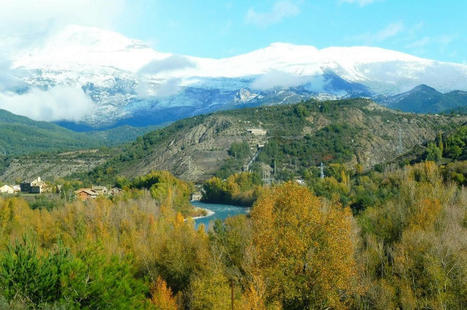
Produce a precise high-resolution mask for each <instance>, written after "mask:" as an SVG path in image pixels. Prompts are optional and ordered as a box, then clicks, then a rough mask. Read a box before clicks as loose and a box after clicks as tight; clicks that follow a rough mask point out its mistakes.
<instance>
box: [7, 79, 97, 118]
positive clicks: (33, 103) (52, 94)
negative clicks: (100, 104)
mask: <svg viewBox="0 0 467 310" xmlns="http://www.w3.org/2000/svg"><path fill="white" fill-rule="evenodd" d="M0 108H1V109H4V110H7V111H10V112H12V113H15V114H18V115H23V116H27V117H29V118H31V119H33V120H38V121H59V120H68V121H80V120H82V119H83V118H84V117H85V116H87V115H89V114H90V113H92V111H93V110H94V109H95V104H94V103H93V102H92V100H91V99H90V98H89V97H88V96H87V95H86V94H85V93H84V92H83V90H82V89H81V88H79V87H66V86H57V87H54V88H51V89H49V90H41V89H37V88H34V89H31V90H30V91H28V92H27V93H24V94H16V93H12V92H8V93H0Z"/></svg>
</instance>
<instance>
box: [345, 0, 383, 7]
mask: <svg viewBox="0 0 467 310" xmlns="http://www.w3.org/2000/svg"><path fill="white" fill-rule="evenodd" d="M376 1H377V0H339V2H340V3H351V4H358V5H360V6H365V5H368V4H372V3H374V2H376Z"/></svg>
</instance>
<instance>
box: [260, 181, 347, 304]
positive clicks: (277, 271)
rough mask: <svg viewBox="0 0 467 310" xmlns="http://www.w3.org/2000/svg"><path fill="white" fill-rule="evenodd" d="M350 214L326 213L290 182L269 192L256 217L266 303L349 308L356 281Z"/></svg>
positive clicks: (331, 209) (336, 208)
mask: <svg viewBox="0 0 467 310" xmlns="http://www.w3.org/2000/svg"><path fill="white" fill-rule="evenodd" d="M351 217H352V216H351V213H350V210H349V209H343V208H341V207H340V206H329V207H327V208H326V207H324V206H323V205H322V204H321V202H320V200H319V199H318V198H316V197H315V196H313V194H312V193H311V192H310V191H309V190H308V189H307V188H305V187H302V186H300V185H297V184H295V183H292V182H289V183H286V184H284V185H282V186H279V187H276V188H273V189H271V190H269V191H267V192H266V193H265V194H264V195H263V196H262V197H261V198H260V199H259V200H258V201H257V203H256V204H255V206H254V208H253V210H252V212H251V220H252V226H253V246H254V247H255V252H256V261H255V270H256V272H257V273H259V274H260V275H261V276H262V277H263V279H264V281H265V283H266V286H267V289H266V291H267V295H268V296H267V300H268V301H269V302H270V303H271V302H274V301H278V302H280V303H282V305H283V307H284V308H288V309H308V308H327V307H332V308H335V309H340V308H345V304H346V299H347V297H348V296H349V295H350V294H352V293H353V291H354V286H353V280H354V279H355V276H356V264H355V260H354V243H353V236H352V233H351Z"/></svg>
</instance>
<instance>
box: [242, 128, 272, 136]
mask: <svg viewBox="0 0 467 310" xmlns="http://www.w3.org/2000/svg"><path fill="white" fill-rule="evenodd" d="M247 131H248V132H249V133H251V134H254V135H255V136H265V135H266V134H267V133H268V132H267V131H266V130H264V129H261V128H248V129H247Z"/></svg>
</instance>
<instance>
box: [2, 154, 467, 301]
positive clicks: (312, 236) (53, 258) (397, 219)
mask: <svg viewBox="0 0 467 310" xmlns="http://www.w3.org/2000/svg"><path fill="white" fill-rule="evenodd" d="M460 163H464V166H465V162H457V163H454V164H460ZM332 169H333V175H332V176H331V175H329V176H328V177H327V178H325V179H323V180H321V179H319V178H316V177H313V176H310V178H315V179H316V180H314V181H316V182H323V184H321V185H317V183H316V184H315V183H313V182H310V185H309V188H307V187H306V186H301V185H298V184H296V183H293V182H289V183H284V184H282V185H277V186H273V187H264V188H262V189H261V193H259V194H258V195H259V197H258V199H257V200H256V202H255V204H254V207H253V209H252V211H251V214H250V216H249V217H246V216H238V217H234V218H229V219H227V220H226V221H225V222H224V223H222V222H220V221H218V222H216V223H214V225H213V226H212V227H211V228H210V230H209V232H208V233H206V232H205V229H204V227H200V228H199V229H198V230H195V229H194V226H193V222H192V221H190V220H184V218H183V216H181V214H180V213H178V212H176V211H175V209H176V206H175V205H174V203H175V201H176V200H175V199H171V198H170V197H171V196H172V191H173V190H175V191H179V193H185V192H186V188H185V185H184V184H183V183H178V182H176V181H175V180H173V179H171V177H170V176H169V175H167V174H165V173H156V172H155V173H153V174H151V175H148V176H146V177H142V178H138V179H135V180H134V181H131V182H128V181H126V180H121V182H122V186H123V187H127V188H128V191H129V192H130V193H131V191H132V190H131V188H132V187H134V190H136V189H137V188H142V189H149V190H150V192H151V193H148V192H146V193H144V192H142V193H140V194H138V195H122V196H121V197H120V198H119V199H115V200H114V201H110V200H107V199H104V198H101V199H98V200H95V201H91V202H87V203H82V202H72V203H65V204H64V205H63V206H61V207H57V208H52V209H50V210H47V209H32V208H31V206H30V205H29V204H28V203H27V202H26V201H24V200H22V199H19V198H8V199H1V200H0V265H1V267H2V268H0V296H1V298H0V299H1V301H0V304H1V303H3V305H4V306H5V307H23V306H24V307H31V308H36V307H42V308H47V307H49V308H54V307H55V308H67V309H68V308H76V309H78V308H88V309H128V308H131V309H187V308H189V309H230V308H231V304H230V303H231V289H232V288H233V302H234V304H235V309H326V308H332V309H396V308H399V309H463V308H465V307H466V306H467V300H466V298H465V296H466V294H465V292H466V290H467V287H466V283H467V271H466V269H465V266H466V263H467V261H466V255H465V248H466V246H467V245H466V244H465V241H466V240H467V226H466V223H467V220H466V214H467V209H466V208H467V200H466V199H467V196H466V191H465V188H462V187H460V184H459V183H456V181H455V180H453V179H452V178H451V177H450V176H451V174H449V173H446V169H447V168H441V167H439V166H437V165H436V164H435V163H434V162H424V163H420V164H417V165H415V166H407V167H405V168H402V169H399V170H394V171H386V172H382V173H380V172H372V173H370V174H359V176H357V177H353V178H352V179H353V180H355V181H351V179H350V177H349V175H348V174H346V173H347V172H346V171H345V168H344V167H342V166H339V165H336V166H333V168H332ZM162 179H164V180H165V181H164V182H163V183H165V182H166V181H169V183H170V186H157V185H156V186H154V185H155V184H158V183H160V180H162ZM333 179H334V180H333ZM224 182H225V183H226V184H229V183H230V185H231V186H232V187H233V188H235V187H237V186H245V188H250V187H251V186H253V184H254V176H253V175H251V174H242V175H237V176H234V177H232V178H231V179H230V180H226V181H224ZM326 184H328V185H326ZM354 187H355V190H353V189H352V188H354ZM334 188H338V189H339V190H335V189H334ZM349 189H350V191H349ZM313 192H315V194H314V193H313ZM348 192H354V193H359V194H361V195H364V196H361V197H360V198H361V201H363V203H362V204H361V205H360V206H359V208H358V212H354V214H352V212H351V209H350V208H348V207H344V206H346V205H349V204H341V202H342V201H343V200H344V199H343V198H342V197H343V196H345V195H346V193H348ZM316 195H320V196H321V197H318V196H316ZM365 195H366V196H365ZM181 196H183V194H181ZM153 197H158V199H157V200H155V199H153ZM327 197H329V198H327ZM352 199H353V198H352ZM352 199H351V201H352ZM351 206H352V208H355V205H354V204H353V205H351ZM354 211H355V210H354Z"/></svg>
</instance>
